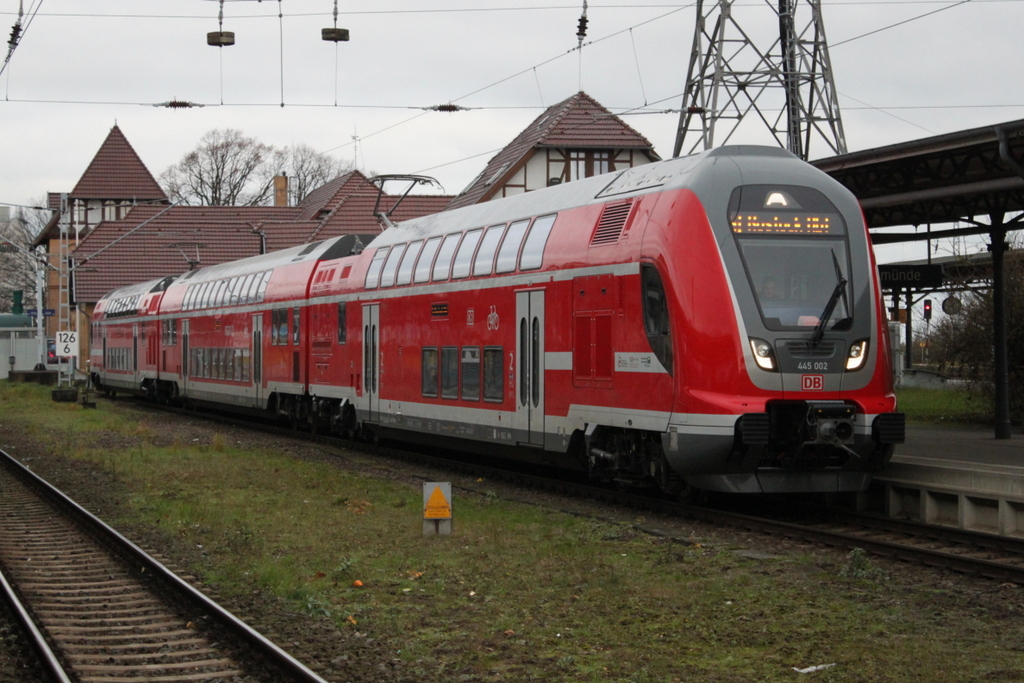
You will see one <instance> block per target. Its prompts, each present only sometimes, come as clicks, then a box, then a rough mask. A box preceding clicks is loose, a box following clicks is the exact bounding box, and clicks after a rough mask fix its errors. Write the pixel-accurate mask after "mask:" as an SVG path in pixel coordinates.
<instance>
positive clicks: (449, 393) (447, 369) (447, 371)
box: [441, 346, 459, 398]
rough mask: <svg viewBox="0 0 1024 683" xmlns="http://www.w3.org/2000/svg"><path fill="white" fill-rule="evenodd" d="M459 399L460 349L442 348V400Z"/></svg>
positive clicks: (454, 347)
mask: <svg viewBox="0 0 1024 683" xmlns="http://www.w3.org/2000/svg"><path fill="white" fill-rule="evenodd" d="M458 397H459V349H458V347H456V346H445V347H442V348H441V398H458Z"/></svg>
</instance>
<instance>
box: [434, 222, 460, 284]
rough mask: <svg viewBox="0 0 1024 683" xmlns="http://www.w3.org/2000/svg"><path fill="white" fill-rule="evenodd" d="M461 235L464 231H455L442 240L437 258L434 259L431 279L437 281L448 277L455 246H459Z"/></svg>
mask: <svg viewBox="0 0 1024 683" xmlns="http://www.w3.org/2000/svg"><path fill="white" fill-rule="evenodd" d="M461 237H462V233H455V234H453V235H448V236H446V237H445V238H444V241H443V242H441V248H440V249H439V250H438V252H437V259H436V260H435V261H434V272H433V274H432V276H431V279H432V280H434V281H435V282H437V281H438V280H447V279H448V273H449V271H450V270H451V265H452V257H453V256H455V247H457V246H459V238H461Z"/></svg>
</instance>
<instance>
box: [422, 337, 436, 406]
mask: <svg viewBox="0 0 1024 683" xmlns="http://www.w3.org/2000/svg"><path fill="white" fill-rule="evenodd" d="M440 361H441V358H440V353H439V351H438V348H437V347H436V346H424V347H423V348H422V349H421V350H420V393H422V394H423V395H424V396H426V397H428V398H437V397H438V396H439V395H440V390H439V389H438V387H439V386H440V383H441V362H440Z"/></svg>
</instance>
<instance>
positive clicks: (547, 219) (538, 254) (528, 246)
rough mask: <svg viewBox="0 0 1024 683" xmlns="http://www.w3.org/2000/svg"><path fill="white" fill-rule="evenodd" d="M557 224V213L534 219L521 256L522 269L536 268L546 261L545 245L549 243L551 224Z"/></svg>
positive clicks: (520, 264) (520, 267)
mask: <svg viewBox="0 0 1024 683" xmlns="http://www.w3.org/2000/svg"><path fill="white" fill-rule="evenodd" d="M554 224H555V215H554V214H552V215H550V216H541V217H540V218H537V219H535V220H534V221H533V226H531V227H530V233H529V234H528V235H527V236H526V243H525V244H523V254H522V256H520V257H519V269H520V270H536V269H537V268H540V267H541V264H542V263H543V261H544V245H546V244H547V241H548V235H549V234H551V226H553V225H554Z"/></svg>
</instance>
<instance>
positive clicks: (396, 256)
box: [380, 244, 405, 287]
mask: <svg viewBox="0 0 1024 683" xmlns="http://www.w3.org/2000/svg"><path fill="white" fill-rule="evenodd" d="M404 253H405V245H404V244H396V245H395V246H393V247H391V253H389V254H388V258H387V260H386V261H385V262H384V269H383V270H382V271H381V273H380V286H381V287H391V286H392V285H394V284H395V275H396V274H397V272H398V263H399V261H400V260H401V258H402V254H404Z"/></svg>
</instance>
